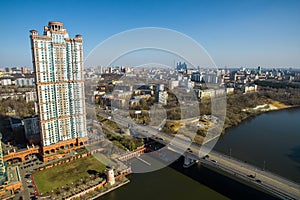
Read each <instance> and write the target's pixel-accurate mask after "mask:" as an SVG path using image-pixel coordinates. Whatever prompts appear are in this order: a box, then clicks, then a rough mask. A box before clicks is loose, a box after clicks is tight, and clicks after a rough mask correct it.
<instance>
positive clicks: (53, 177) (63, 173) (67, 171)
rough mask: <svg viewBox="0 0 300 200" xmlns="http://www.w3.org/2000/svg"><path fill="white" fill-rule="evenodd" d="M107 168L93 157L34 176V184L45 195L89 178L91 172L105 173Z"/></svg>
mask: <svg viewBox="0 0 300 200" xmlns="http://www.w3.org/2000/svg"><path fill="white" fill-rule="evenodd" d="M105 168H106V166H105V165H104V164H102V163H101V162H99V161H98V160H97V159H96V158H94V157H93V156H89V157H87V158H81V159H78V160H75V161H72V162H69V163H66V164H63V165H60V166H56V167H52V168H50V169H46V170H44V171H41V172H39V173H37V174H35V175H34V182H35V184H36V185H37V188H38V190H39V192H40V193H43V194H45V193H46V192H51V191H52V190H55V189H56V188H59V187H61V186H65V185H66V184H68V185H70V184H71V183H72V182H73V183H74V184H75V183H76V182H77V181H79V180H80V179H81V178H85V177H89V176H90V174H89V173H88V171H89V170H93V171H97V172H100V173H102V172H104V170H105Z"/></svg>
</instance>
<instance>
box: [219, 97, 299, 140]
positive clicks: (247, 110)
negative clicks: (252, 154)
mask: <svg viewBox="0 0 300 200" xmlns="http://www.w3.org/2000/svg"><path fill="white" fill-rule="evenodd" d="M299 106H300V104H299V103H297V104H291V103H289V102H288V101H286V103H283V101H281V100H278V99H276V98H272V96H269V95H265V94H264V93H260V92H257V93H250V94H233V95H229V96H228V97H227V109H226V117H225V123H224V127H223V131H222V133H223V134H224V133H225V131H226V130H227V129H228V128H231V127H236V126H238V125H240V124H241V123H242V122H243V121H245V120H247V119H249V118H254V117H257V116H258V115H260V114H262V113H266V112H270V111H276V110H282V109H289V108H294V107H299Z"/></svg>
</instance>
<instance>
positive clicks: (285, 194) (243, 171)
mask: <svg viewBox="0 0 300 200" xmlns="http://www.w3.org/2000/svg"><path fill="white" fill-rule="evenodd" d="M104 117H106V116H104ZM113 117H114V118H113V119H112V120H113V121H115V122H116V123H117V124H120V125H122V126H124V127H129V126H130V127H133V128H134V130H135V132H138V133H140V134H142V135H143V136H145V137H151V138H152V139H154V140H155V141H157V142H159V143H162V144H164V145H166V146H167V148H168V149H170V150H172V151H174V152H177V153H179V154H181V155H184V157H185V159H184V166H185V167H189V166H191V165H192V164H193V163H195V162H196V161H200V163H202V164H204V165H207V166H210V167H212V168H215V169H220V170H222V171H225V172H227V173H228V174H230V175H231V176H234V177H236V178H239V179H241V180H244V181H246V182H248V183H249V184H252V185H255V186H257V187H259V188H261V189H263V190H264V191H267V192H268V193H270V194H272V195H274V196H276V197H278V198H281V199H300V185H299V184H298V183H294V182H292V181H290V180H287V179H284V178H282V177H280V176H278V175H276V174H273V173H271V172H267V171H264V170H262V169H259V168H257V167H255V166H252V165H249V164H246V163H245V162H242V161H239V160H235V159H232V158H229V157H228V156H226V155H223V154H221V153H219V152H216V151H210V149H206V148H205V145H202V146H199V145H198V144H195V143H190V141H187V140H186V139H182V138H180V137H176V138H175V140H174V137H173V136H170V135H168V134H165V133H162V132H159V131H158V130H157V129H155V128H152V127H149V126H141V125H137V124H136V123H135V122H134V121H133V120H132V119H128V118H125V117H122V116H120V115H117V114H116V115H113ZM154 136H156V137H154ZM217 136H218V135H213V136H211V137H210V138H208V139H206V140H205V142H206V143H207V142H209V141H211V140H213V139H214V138H216V137H217ZM187 147H188V149H187ZM205 155H208V156H205Z"/></svg>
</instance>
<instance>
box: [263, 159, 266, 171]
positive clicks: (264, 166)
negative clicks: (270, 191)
mask: <svg viewBox="0 0 300 200" xmlns="http://www.w3.org/2000/svg"><path fill="white" fill-rule="evenodd" d="M265 169H266V161H265V160H264V165H263V171H265Z"/></svg>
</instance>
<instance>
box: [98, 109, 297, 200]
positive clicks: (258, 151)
mask: <svg viewBox="0 0 300 200" xmlns="http://www.w3.org/2000/svg"><path fill="white" fill-rule="evenodd" d="M299 120H300V108H295V109H286V110H280V111H273V112H269V113H264V114H262V115H260V116H258V117H256V118H253V119H250V120H247V121H245V122H244V123H242V124H240V125H239V126H238V127H234V128H231V129H229V130H228V131H226V134H225V135H223V136H222V137H221V138H220V139H219V141H218V143H217V144H216V146H215V148H214V150H217V151H220V152H223V153H224V154H227V155H229V154H230V149H231V156H232V157H235V158H238V159H240V160H243V161H246V162H248V163H251V164H253V165H256V166H257V167H261V168H265V170H269V171H272V172H274V173H277V174H279V175H280V176H283V177H286V178H288V179H291V180H293V181H296V182H299V183H300V121H299ZM182 163H183V161H182V160H179V161H176V162H175V163H173V164H172V165H171V166H169V167H166V168H164V169H161V170H158V171H155V172H151V173H144V174H131V175H130V176H129V179H130V180H131V182H130V183H129V184H127V185H126V186H123V187H121V188H119V189H117V190H115V191H112V192H110V193H109V194H107V195H105V196H102V197H100V198H99V199H106V200H119V199H120V200H121V199H122V200H123V199H132V200H135V199H136V200H140V199H143V200H154V199H155V200H160V199H161V200H165V199H173V200H177V199H180V200H182V199H272V197H271V196H268V195H267V194H264V193H263V192H260V191H258V190H255V189H253V188H251V187H249V186H246V185H243V184H241V183H239V182H237V181H235V180H233V179H230V178H228V177H226V176H224V175H221V174H219V173H217V172H214V171H212V170H210V169H208V168H205V167H203V166H201V165H194V166H192V167H190V168H188V169H184V168H182Z"/></svg>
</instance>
